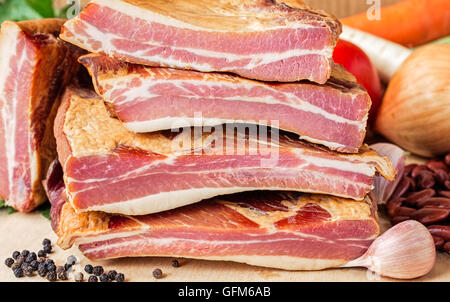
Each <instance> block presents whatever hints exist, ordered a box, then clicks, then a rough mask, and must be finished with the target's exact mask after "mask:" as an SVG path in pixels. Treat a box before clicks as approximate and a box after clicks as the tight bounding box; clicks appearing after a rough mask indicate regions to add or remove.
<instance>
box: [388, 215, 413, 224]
mask: <svg viewBox="0 0 450 302" xmlns="http://www.w3.org/2000/svg"><path fill="white" fill-rule="evenodd" d="M409 219H411V218H409V217H408V216H395V217H393V218H392V224H393V225H396V224H398V223H400V222H403V221H406V220H409Z"/></svg>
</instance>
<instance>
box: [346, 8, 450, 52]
mask: <svg viewBox="0 0 450 302" xmlns="http://www.w3.org/2000/svg"><path fill="white" fill-rule="evenodd" d="M380 12H381V15H380V17H381V18H380V20H369V19H368V16H367V14H366V13H362V14H358V15H355V16H351V17H347V18H343V19H341V22H342V23H343V24H345V25H348V26H350V27H353V28H356V29H359V30H362V31H365V32H368V33H371V34H373V35H375V36H378V37H381V38H384V39H386V40H389V41H392V42H395V43H398V44H401V45H404V46H406V47H415V46H419V45H423V44H425V43H427V42H430V41H433V40H436V39H439V38H442V37H445V36H448V35H450V1H449V0H403V1H401V2H398V3H395V4H393V5H389V6H385V7H382V8H381V11H380Z"/></svg>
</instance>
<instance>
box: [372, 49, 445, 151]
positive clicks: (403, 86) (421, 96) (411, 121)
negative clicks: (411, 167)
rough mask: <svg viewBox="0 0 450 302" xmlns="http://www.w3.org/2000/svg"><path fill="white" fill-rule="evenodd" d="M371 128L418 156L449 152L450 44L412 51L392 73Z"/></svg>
mask: <svg viewBox="0 0 450 302" xmlns="http://www.w3.org/2000/svg"><path fill="white" fill-rule="evenodd" d="M375 129H376V130H377V131H378V132H379V133H381V134H383V135H384V136H385V137H387V138H388V139H389V140H391V141H392V142H394V143H396V144H397V145H399V146H401V147H403V148H404V149H406V150H408V151H410V152H412V153H415V154H418V155H422V156H428V157H432V156H437V155H442V154H445V153H448V152H450V45H447V44H441V45H429V46H424V47H422V48H420V49H418V50H417V51H415V52H414V53H413V54H412V55H411V56H410V57H409V58H408V59H407V60H406V61H405V62H404V63H403V65H402V66H401V67H400V69H399V70H398V71H397V72H396V73H395V75H394V76H393V78H392V80H391V82H390V83H389V86H388V89H387V91H386V95H385V96H384V99H383V102H382V104H381V107H380V110H379V113H378V116H377V119H376V122H375Z"/></svg>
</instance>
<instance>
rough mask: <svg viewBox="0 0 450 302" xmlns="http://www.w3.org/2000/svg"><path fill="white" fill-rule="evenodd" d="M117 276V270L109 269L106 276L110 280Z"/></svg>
mask: <svg viewBox="0 0 450 302" xmlns="http://www.w3.org/2000/svg"><path fill="white" fill-rule="evenodd" d="M116 276H117V272H116V271H115V270H112V271H109V272H108V278H109V280H111V281H114V280H115V279H116Z"/></svg>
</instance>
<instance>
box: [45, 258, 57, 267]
mask: <svg viewBox="0 0 450 302" xmlns="http://www.w3.org/2000/svg"><path fill="white" fill-rule="evenodd" d="M44 263H45V265H46V266H49V265H50V264H55V262H54V261H53V260H52V259H46V260H45V262H44Z"/></svg>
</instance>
